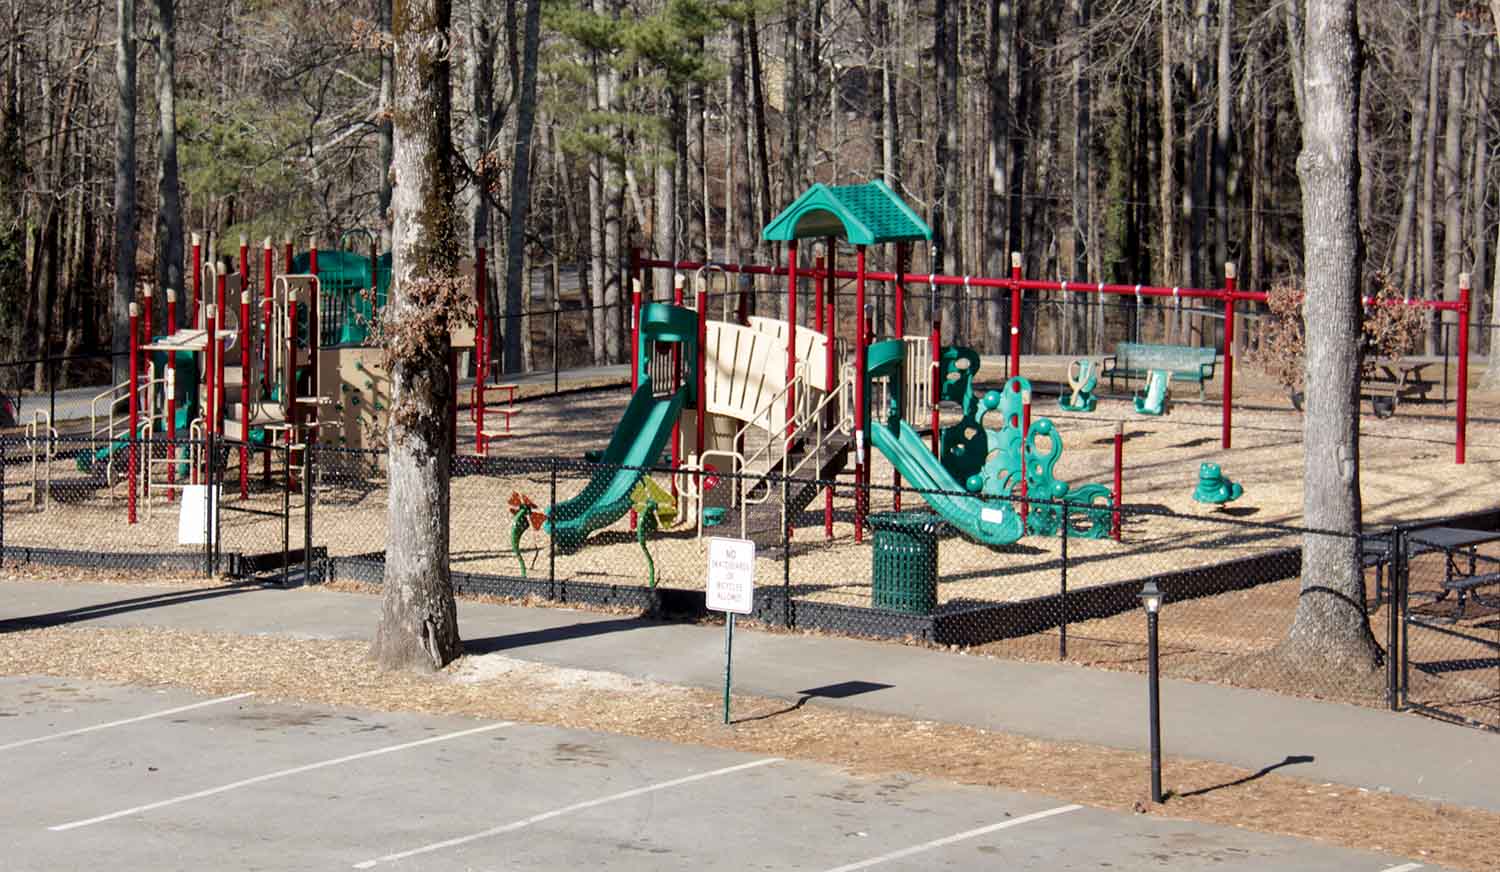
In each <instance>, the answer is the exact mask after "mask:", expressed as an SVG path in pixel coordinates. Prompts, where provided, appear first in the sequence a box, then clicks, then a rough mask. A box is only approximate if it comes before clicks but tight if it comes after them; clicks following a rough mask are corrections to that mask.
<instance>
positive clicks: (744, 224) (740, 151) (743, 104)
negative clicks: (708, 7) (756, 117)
mask: <svg viewBox="0 0 1500 872" xmlns="http://www.w3.org/2000/svg"><path fill="white" fill-rule="evenodd" d="M749 54H750V47H749V36H748V34H747V33H746V32H745V24H744V22H743V21H739V20H736V21H735V23H734V56H733V59H732V60H731V61H730V69H729V106H730V114H731V115H733V116H734V119H735V120H733V121H731V122H729V125H730V128H731V141H732V145H731V148H730V151H731V158H730V164H731V166H733V167H734V168H735V171H734V184H733V185H732V186H731V188H730V189H729V190H727V191H726V193H728V194H729V195H730V196H731V197H732V202H731V204H730V206H729V210H730V211H732V212H733V214H734V244H735V251H734V262H735V263H749V262H750V260H751V258H753V257H754V256H755V245H756V240H757V238H758V236H759V234H757V233H756V232H755V229H756V228H755V205H754V195H753V194H752V193H751V190H750V185H751V181H750V160H749V156H750V105H749V103H750V96H749V93H748V91H747V89H746V84H745V77H746V75H747V72H748V68H749ZM739 287H740V293H742V294H749V293H752V279H751V277H750V276H749V275H746V274H744V273H741V274H740V276H739ZM755 308H756V307H755V304H754V300H753V298H752V302H751V305H750V307H749V309H748V311H750V312H752V313H753V312H754V311H755Z"/></svg>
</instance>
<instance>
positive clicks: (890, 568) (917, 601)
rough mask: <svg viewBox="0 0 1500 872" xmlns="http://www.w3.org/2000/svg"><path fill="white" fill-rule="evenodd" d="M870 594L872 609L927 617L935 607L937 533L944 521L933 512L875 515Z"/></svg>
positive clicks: (872, 522) (873, 517)
mask: <svg viewBox="0 0 1500 872" xmlns="http://www.w3.org/2000/svg"><path fill="white" fill-rule="evenodd" d="M869 522H870V527H871V528H872V529H873V530H874V531H875V535H874V554H873V556H872V557H871V560H872V564H873V566H872V570H871V579H872V588H873V590H872V594H873V597H872V598H873V599H874V603H875V607H876V608H878V609H890V610H892V611H897V612H909V613H911V614H917V615H930V614H932V610H933V609H934V608H935V607H936V606H937V574H938V533H939V532H940V531H941V530H942V526H943V520H942V518H940V517H938V516H937V514H936V513H934V512H927V511H915V512H878V513H876V514H873V515H870V517H869Z"/></svg>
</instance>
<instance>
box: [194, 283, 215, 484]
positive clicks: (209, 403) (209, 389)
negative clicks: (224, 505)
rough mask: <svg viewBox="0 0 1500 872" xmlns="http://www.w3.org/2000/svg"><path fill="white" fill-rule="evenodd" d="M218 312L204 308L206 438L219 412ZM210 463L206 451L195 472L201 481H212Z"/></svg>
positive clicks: (210, 306) (204, 427) (211, 431)
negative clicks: (215, 321) (217, 378)
mask: <svg viewBox="0 0 1500 872" xmlns="http://www.w3.org/2000/svg"><path fill="white" fill-rule="evenodd" d="M217 311H218V310H217V309H215V307H214V305H213V304H212V303H210V304H208V305H207V306H204V307H203V314H204V319H203V328H204V330H205V331H206V336H205V337H204V343H203V372H204V387H205V388H206V389H205V390H204V391H203V397H204V399H203V404H204V410H203V435H204V436H205V437H208V436H212V435H213V433H214V431H215V430H216V429H217V428H216V427H215V426H214V415H216V414H217V412H218V406H217V403H216V398H217V397H218V386H217V384H215V380H214V374H215V373H216V372H217V371H218V370H217V367H218V357H219V355H218V345H219V340H218V335H219V331H218V325H217V324H215V323H214V319H215V315H216V313H217ZM210 463H213V458H211V457H210V456H209V454H208V452H207V451H204V452H203V464H204V465H203V468H202V470H200V471H195V475H201V478H200V479H199V480H200V481H203V482H208V481H211V480H212V478H213V477H212V476H211V475H209V466H208V464H210Z"/></svg>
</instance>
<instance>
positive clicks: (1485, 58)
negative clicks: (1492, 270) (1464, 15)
mask: <svg viewBox="0 0 1500 872" xmlns="http://www.w3.org/2000/svg"><path fill="white" fill-rule="evenodd" d="M1496 54H1497V51H1496V46H1495V43H1494V42H1491V41H1489V40H1485V42H1484V46H1483V48H1482V49H1481V50H1480V52H1479V65H1480V70H1479V87H1478V88H1476V89H1474V99H1473V101H1472V103H1471V105H1470V107H1469V118H1470V119H1471V120H1470V121H1469V123H1470V124H1471V125H1472V126H1473V129H1474V144H1473V147H1472V148H1471V149H1470V158H1471V163H1470V168H1469V185H1470V187H1469V227H1470V228H1472V229H1471V233H1470V236H1469V249H1470V251H1471V252H1472V253H1473V258H1474V260H1473V263H1472V265H1471V266H1470V268H1469V272H1470V278H1471V279H1472V280H1473V287H1474V288H1476V289H1478V292H1479V294H1481V295H1482V294H1483V293H1484V288H1485V286H1486V285H1488V284H1489V281H1488V278H1489V274H1488V273H1487V272H1486V270H1488V269H1489V254H1488V252H1489V244H1490V237H1489V223H1488V217H1489V210H1488V209H1487V206H1488V203H1487V202H1486V200H1487V199H1488V197H1489V184H1488V182H1489V177H1490V161H1489V158H1490V128H1489V125H1488V124H1487V123H1485V117H1484V116H1485V112H1486V110H1487V109H1488V108H1489V107H1490V105H1491V103H1490V101H1491V100H1493V99H1494V94H1493V91H1494V75H1495V56H1496ZM1482 299H1483V297H1482V296H1478V297H1476V300H1482ZM1473 338H1474V339H1476V340H1477V339H1478V337H1477V336H1476V337H1473ZM1476 347H1477V346H1476Z"/></svg>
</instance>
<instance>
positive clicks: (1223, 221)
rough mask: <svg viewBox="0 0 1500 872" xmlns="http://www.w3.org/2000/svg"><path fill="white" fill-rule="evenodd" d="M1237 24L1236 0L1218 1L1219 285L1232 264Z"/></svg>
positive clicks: (1216, 213)
mask: <svg viewBox="0 0 1500 872" xmlns="http://www.w3.org/2000/svg"><path fill="white" fill-rule="evenodd" d="M1233 24H1234V0H1219V54H1218V59H1217V61H1216V63H1215V66H1216V68H1217V82H1216V83H1215V89H1216V90H1217V91H1218V94H1217V96H1218V103H1219V105H1218V107H1217V108H1218V112H1217V114H1216V118H1215V121H1216V122H1217V123H1216V125H1215V128H1214V160H1213V171H1214V179H1213V181H1214V184H1213V188H1214V219H1215V220H1214V263H1213V264H1212V268H1211V269H1210V270H1209V272H1208V274H1209V275H1210V276H1212V277H1213V280H1214V281H1215V282H1216V283H1218V284H1222V283H1223V278H1224V274H1223V269H1224V264H1225V263H1227V262H1228V261H1229V159H1230V153H1229V146H1230V140H1229V137H1230V135H1231V131H1232V129H1233V126H1234V115H1233V112H1234V104H1233V103H1232V102H1230V95H1231V93H1232V92H1233V90H1234V77H1233V75H1231V74H1232V73H1233V69H1232V68H1231V66H1230V65H1231V63H1232V60H1231V58H1230V38H1231V29H1232V27H1233Z"/></svg>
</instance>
